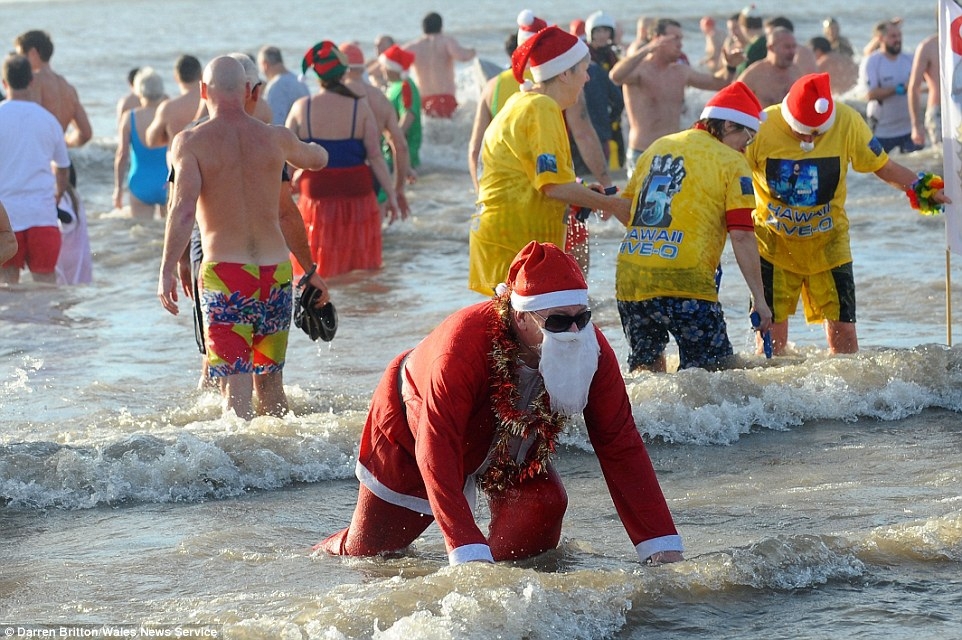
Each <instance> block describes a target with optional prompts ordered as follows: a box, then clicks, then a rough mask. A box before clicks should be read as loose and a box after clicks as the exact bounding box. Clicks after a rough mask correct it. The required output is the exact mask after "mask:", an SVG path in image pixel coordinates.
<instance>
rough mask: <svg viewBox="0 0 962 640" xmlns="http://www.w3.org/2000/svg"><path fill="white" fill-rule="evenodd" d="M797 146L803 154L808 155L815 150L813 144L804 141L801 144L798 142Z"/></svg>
mask: <svg viewBox="0 0 962 640" xmlns="http://www.w3.org/2000/svg"><path fill="white" fill-rule="evenodd" d="M798 146H799V147H801V148H802V151H804V152H805V153H808V152H809V151H814V150H815V143H814V142H804V141H802V142H799V143H798Z"/></svg>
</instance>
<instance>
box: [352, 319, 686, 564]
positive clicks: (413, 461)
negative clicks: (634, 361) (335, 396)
mask: <svg viewBox="0 0 962 640" xmlns="http://www.w3.org/2000/svg"><path fill="white" fill-rule="evenodd" d="M495 315H496V310H495V308H494V304H493V302H492V301H486V302H481V303H478V304H476V305H472V306H470V307H467V308H465V309H462V310H461V311H458V312H457V313H455V314H453V315H451V316H450V317H448V318H447V319H446V320H445V321H444V322H442V323H441V324H440V325H439V326H438V327H437V328H436V329H435V330H434V331H432V332H431V333H430V334H429V335H428V336H427V337H426V338H425V339H424V340H423V341H422V342H421V343H420V344H418V345H417V347H415V348H414V349H413V350H411V351H409V352H406V353H403V354H401V355H399V356H398V357H397V358H395V359H394V360H393V361H392V362H391V364H390V365H389V366H388V368H387V371H386V372H385V374H384V377H383V378H382V380H381V382H380V384H379V385H378V387H377V389H376V390H375V393H374V395H373V398H372V400H371V410H370V412H369V413H368V418H367V422H366V423H365V425H364V432H363V434H362V437H361V446H360V453H359V456H358V479H360V480H361V482H362V483H364V484H365V486H366V487H367V488H368V489H370V490H371V491H372V492H373V493H374V494H375V495H377V496H378V497H380V498H381V499H383V500H386V501H387V502H390V503H393V504H397V505H400V506H404V507H407V508H409V509H412V510H415V511H419V512H421V513H425V514H430V515H433V516H434V518H435V520H436V521H437V523H438V526H439V527H440V528H441V533H442V535H443V536H444V540H445V544H446V546H447V550H448V553H449V554H451V553H453V552H456V550H457V549H458V548H460V547H463V546H465V545H487V540H486V539H485V536H484V534H483V533H482V532H481V530H480V528H479V527H478V525H477V523H476V522H475V519H474V514H473V510H472V506H471V504H470V503H469V500H468V498H467V497H466V496H465V491H464V488H465V484H466V482H472V481H473V478H471V477H470V476H472V474H474V473H475V472H476V471H477V470H478V468H479V467H480V466H481V465H482V463H483V462H484V460H485V459H486V457H487V455H488V451H489V449H490V448H491V445H492V441H493V439H494V436H495V427H496V425H495V418H494V412H493V409H492V406H491V371H490V367H491V362H490V353H491V348H492V341H493V338H492V334H491V326H492V323H493V317H494V316H495ZM592 328H593V329H594V331H595V332H596V334H597V337H598V343H599V346H600V348H601V353H600V356H599V361H598V370H597V372H596V373H595V376H594V379H593V380H592V383H591V387H590V390H589V396H588V404H587V406H586V407H585V410H584V419H585V425H586V427H587V430H588V436H589V439H590V441H591V444H592V446H593V447H594V450H595V454H596V455H597V457H598V461H599V463H600V465H601V470H602V473H603V474H604V476H605V481H606V482H607V484H608V491H609V493H610V494H611V498H612V501H613V502H614V504H615V509H616V510H617V512H618V515H619V516H620V518H621V521H622V523H623V524H624V526H625V529H626V530H627V532H628V535H629V537H630V538H631V541H632V544H634V545H635V546H636V549H637V550H638V553H639V556H640V557H641V558H642V559H644V558H647V557H648V556H650V555H651V554H652V553H654V552H656V551H664V550H679V551H680V550H681V549H682V546H681V538H680V536H678V533H677V531H676V530H675V526H674V523H673V521H672V517H671V513H670V511H669V509H668V505H667V504H666V502H665V499H664V496H663V494H662V492H661V488H660V487H659V485H658V480H657V478H656V477H655V472H654V469H653V468H652V466H651V461H650V459H649V458H648V453H647V451H646V450H645V446H644V443H643V442H642V439H641V435H640V434H639V433H638V429H637V428H636V426H635V422H634V419H633V417H632V415H631V405H630V404H629V402H628V395H627V392H626V390H625V382H624V378H623V377H622V375H621V370H620V368H619V366H618V360H617V357H616V355H615V353H614V350H612V348H611V345H609V344H608V341H607V340H606V339H605V337H604V335H603V334H602V333H601V331H600V330H599V329H597V328H596V327H592ZM402 364H404V365H405V372H406V376H407V381H408V384H407V385H406V389H407V390H408V393H409V395H410V397H407V398H405V402H402V400H401V394H400V381H399V377H398V374H399V370H400V367H401V365H402ZM642 554H643V555H642Z"/></svg>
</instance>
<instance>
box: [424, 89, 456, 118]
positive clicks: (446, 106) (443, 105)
mask: <svg viewBox="0 0 962 640" xmlns="http://www.w3.org/2000/svg"><path fill="white" fill-rule="evenodd" d="M421 108H422V109H423V110H424V113H425V115H429V116H431V117H432V118H450V117H451V116H453V115H454V110H455V109H457V108H458V101H457V100H455V99H454V96H452V95H449V94H446V93H445V94H440V93H439V94H437V95H433V96H421Z"/></svg>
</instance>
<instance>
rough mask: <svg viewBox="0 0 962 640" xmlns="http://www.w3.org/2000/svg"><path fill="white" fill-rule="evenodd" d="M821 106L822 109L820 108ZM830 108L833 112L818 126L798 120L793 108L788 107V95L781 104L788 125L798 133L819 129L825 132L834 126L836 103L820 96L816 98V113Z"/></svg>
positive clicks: (807, 132) (820, 131)
mask: <svg viewBox="0 0 962 640" xmlns="http://www.w3.org/2000/svg"><path fill="white" fill-rule="evenodd" d="M820 107H821V109H822V110H819V108H820ZM828 109H831V111H832V113H831V114H830V115H829V116H828V118H826V119H825V121H824V122H822V124H820V125H818V126H817V127H813V126H810V125H807V124H803V123H802V122H801V121H799V120H798V118H796V117H795V116H794V115H793V114H792V112H791V110H790V109H789V108H788V97H787V96H786V97H785V99H784V100H782V104H781V111H782V117H783V118H784V119H785V122H786V123H788V126H789V127H791V128H792V131H797V132H798V133H805V134H809V133H812V132H814V131H818V132H819V133H824V132H825V131H826V130H828V129H829V128H830V127H831V126H832V124H834V123H835V112H836V109H835V105H834V104H831V103H829V101H828V100H826V99H825V98H819V99H818V100H816V102H815V111H816V113H825V111H827V110H828Z"/></svg>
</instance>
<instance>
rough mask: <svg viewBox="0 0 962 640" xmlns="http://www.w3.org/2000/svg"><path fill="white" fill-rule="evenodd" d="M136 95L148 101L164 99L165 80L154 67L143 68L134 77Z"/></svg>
mask: <svg viewBox="0 0 962 640" xmlns="http://www.w3.org/2000/svg"><path fill="white" fill-rule="evenodd" d="M134 93H136V94H137V95H138V96H140V97H141V98H146V99H147V100H159V99H160V98H163V97H164V79H163V78H161V77H160V74H158V73H157V72H156V71H154V69H153V68H152V67H143V68H142V69H140V71H138V72H137V75H135V76H134Z"/></svg>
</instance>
